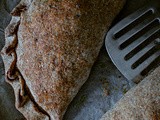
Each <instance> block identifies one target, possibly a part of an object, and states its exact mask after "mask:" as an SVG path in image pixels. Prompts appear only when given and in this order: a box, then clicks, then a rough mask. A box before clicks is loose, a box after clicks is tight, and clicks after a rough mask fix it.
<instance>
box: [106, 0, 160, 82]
mask: <svg viewBox="0 0 160 120" xmlns="http://www.w3.org/2000/svg"><path fill="white" fill-rule="evenodd" d="M158 5H159V7H157V6H158ZM159 12H160V4H159V3H156V4H155V3H152V4H150V5H149V6H145V7H144V8H142V9H140V10H138V11H136V12H135V13H133V14H131V15H129V16H128V17H126V18H124V19H123V20H122V21H120V22H119V23H118V24H116V25H115V26H114V27H113V28H111V29H110V31H109V32H108V34H107V35H106V40H105V46H106V49H107V51H108V53H109V56H110V58H111V60H112V61H113V63H114V64H115V66H116V67H117V68H118V69H119V71H120V72H121V73H122V74H123V75H124V76H125V77H126V78H127V79H128V80H133V81H134V82H139V80H141V79H142V78H143V77H144V76H145V75H147V74H148V73H149V72H150V71H151V70H153V69H154V68H155V67H157V66H158V64H159V63H160V14H159Z"/></svg>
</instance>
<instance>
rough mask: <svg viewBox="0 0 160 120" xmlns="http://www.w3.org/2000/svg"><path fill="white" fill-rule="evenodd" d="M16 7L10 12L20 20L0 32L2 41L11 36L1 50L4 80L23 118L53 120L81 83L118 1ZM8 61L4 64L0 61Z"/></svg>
mask: <svg viewBox="0 0 160 120" xmlns="http://www.w3.org/2000/svg"><path fill="white" fill-rule="evenodd" d="M22 3H23V4H22ZM22 3H20V4H19V5H18V6H17V7H16V8H15V9H14V11H13V12H12V15H14V16H20V18H21V20H20V25H19V21H16V22H15V23H14V21H12V22H11V24H10V25H9V27H8V29H6V41H7V40H8V39H9V38H8V37H9V36H12V37H13V38H14V39H12V43H9V44H8V43H6V45H5V47H4V49H3V53H4V55H3V58H4V62H5V64H6V66H5V67H6V76H7V80H8V82H9V83H10V84H11V85H12V86H13V88H14V91H15V95H16V106H17V109H18V110H20V111H21V112H22V113H23V114H24V116H25V117H26V118H27V119H39V118H40V116H43V117H42V118H45V119H53V120H54V119H56V120H59V119H62V116H63V114H64V113H65V111H66V109H67V106H68V104H69V103H70V102H71V100H72V99H73V97H74V96H75V95H76V94H77V92H78V90H79V88H80V87H81V86H82V85H83V83H84V82H85V81H86V80H87V78H88V76H89V72H90V69H91V67H92V65H93V63H94V61H95V60H96V57H97V56H98V53H99V50H100V48H101V46H102V43H103V37H104V34H105V32H106V29H108V28H109V25H110V24H111V22H112V20H113V18H114V17H115V15H116V14H117V13H118V12H119V10H120V9H121V7H122V5H123V3H124V1H120V0H115V1H110V0H108V1H107V0H106V1H101V2H100V1H97V0H89V1H86V0H73V1H72V0H70V1H69V0H60V1H57V0H56V1H54V0H41V1H36V0H34V1H33V2H32V3H31V5H29V6H28V5H26V4H24V3H25V2H22ZM102 18H103V19H102ZM53 23H55V24H53ZM10 29H12V30H10ZM17 32H18V33H17ZM7 38H8V39H7ZM17 40H18V41H17ZM8 41H9V40H8ZM10 55H12V56H10ZM5 57H6V58H5ZM10 57H12V58H11V62H10V63H9V64H8V63H7V62H6V61H5V59H8V58H10ZM44 66H46V67H44ZM16 81H17V82H16ZM16 86H18V88H16ZM29 110H30V111H33V114H32V113H31V112H30V113H29V112H28V111H29ZM34 114H35V115H34ZM42 118H40V119H42Z"/></svg>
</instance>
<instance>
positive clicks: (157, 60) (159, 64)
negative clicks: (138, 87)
mask: <svg viewBox="0 0 160 120" xmlns="http://www.w3.org/2000/svg"><path fill="white" fill-rule="evenodd" d="M159 61H160V56H159V57H157V58H156V59H155V60H154V61H153V62H152V63H151V64H150V65H149V66H148V67H147V68H145V69H144V70H143V71H142V72H141V75H142V76H146V75H148V74H149V72H151V71H153V70H154V69H155V68H157V66H160V62H159Z"/></svg>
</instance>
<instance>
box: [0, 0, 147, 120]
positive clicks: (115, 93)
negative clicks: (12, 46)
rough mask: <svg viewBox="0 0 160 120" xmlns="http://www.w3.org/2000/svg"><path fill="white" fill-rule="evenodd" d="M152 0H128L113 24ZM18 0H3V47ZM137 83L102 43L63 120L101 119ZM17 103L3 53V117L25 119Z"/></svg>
mask: <svg viewBox="0 0 160 120" xmlns="http://www.w3.org/2000/svg"><path fill="white" fill-rule="evenodd" d="M148 1H149V0H128V1H127V3H126V5H125V6H124V9H123V10H122V11H121V13H120V14H119V15H118V16H117V18H116V19H115V21H114V22H113V25H114V24H115V23H116V22H118V21H119V20H121V19H122V18H124V17H125V16H127V15H129V14H130V13H132V12H134V11H135V10H137V9H138V8H140V7H142V6H143V5H144V4H146V3H147V2H148ZM18 2H19V0H0V50H1V49H2V47H3V45H4V29H5V27H6V26H7V24H8V23H9V21H10V15H9V13H10V11H11V10H12V9H13V8H14V6H15V5H16V4H17V3H18ZM133 86H134V84H133V83H132V82H130V81H127V80H126V79H125V78H124V77H123V75H121V73H120V72H119V71H118V70H117V69H116V67H115V66H114V65H113V64H112V62H111V60H110V58H109V57H108V54H107V52H106V50H105V47H104V46H103V47H102V49H101V52H100V54H99V57H98V59H97V61H96V63H95V64H94V66H93V68H92V71H91V74H90V77H89V79H88V80H87V82H86V83H85V84H84V85H83V86H82V88H81V90H80V91H79V93H78V94H77V96H76V97H75V98H74V100H73V101H72V102H71V104H70V106H69V107H68V110H67V112H66V114H65V116H64V120H98V119H100V118H101V116H102V115H103V114H104V113H105V112H106V111H108V110H109V109H111V108H112V107H113V106H114V104H115V103H116V102H117V101H118V100H119V99H120V98H121V97H123V95H124V94H125V93H126V92H127V91H128V90H129V89H130V88H131V87H133ZM23 119H24V117H23V116H22V114H21V113H19V112H18V111H17V110H16V109H15V107H14V94H13V91H12V88H11V87H10V85H8V84H7V83H6V82H5V81H4V67H3V62H2V59H1V57H0V120H23Z"/></svg>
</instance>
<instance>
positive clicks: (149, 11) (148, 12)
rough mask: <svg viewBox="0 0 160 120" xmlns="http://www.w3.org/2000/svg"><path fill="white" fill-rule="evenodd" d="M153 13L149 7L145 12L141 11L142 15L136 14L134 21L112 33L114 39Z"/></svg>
mask: <svg viewBox="0 0 160 120" xmlns="http://www.w3.org/2000/svg"><path fill="white" fill-rule="evenodd" d="M152 14H153V10H152V9H149V10H147V11H146V12H145V13H143V14H142V15H140V16H138V18H137V19H135V20H134V21H132V22H131V23H130V24H129V25H128V26H126V27H125V28H123V29H121V30H120V31H119V32H117V33H116V34H115V35H114V38H115V39H118V38H120V37H121V36H123V35H124V34H125V33H126V32H128V31H130V30H131V29H133V28H134V27H135V26H136V25H137V24H139V23H141V22H142V21H144V20H145V19H146V18H148V17H150V16H151V15H152Z"/></svg>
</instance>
